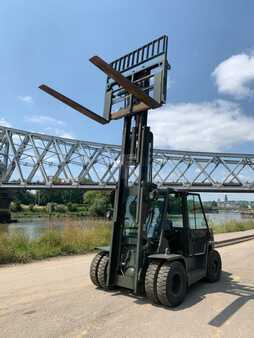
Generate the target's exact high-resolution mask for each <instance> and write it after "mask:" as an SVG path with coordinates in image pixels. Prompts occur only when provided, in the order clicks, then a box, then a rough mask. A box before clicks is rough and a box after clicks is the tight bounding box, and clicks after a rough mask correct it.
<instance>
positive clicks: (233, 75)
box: [212, 53, 254, 98]
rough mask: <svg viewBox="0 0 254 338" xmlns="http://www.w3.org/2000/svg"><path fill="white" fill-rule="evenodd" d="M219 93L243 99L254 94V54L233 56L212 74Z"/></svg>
mask: <svg viewBox="0 0 254 338" xmlns="http://www.w3.org/2000/svg"><path fill="white" fill-rule="evenodd" d="M212 76H213V77H214V78H215V83H216V85H217V87H218V91H219V93H222V94H229V95H232V96H235V97H236V98H243V97H247V96H250V95H252V94H253V90H252V89H251V82H252V81H253V82H254V54H253V53H252V54H249V55H248V54H244V53H242V54H238V55H233V56H231V57H230V58H228V59H226V60H225V61H223V62H221V63H220V64H219V65H218V66H217V67H216V68H215V70H214V72H213V73H212Z"/></svg>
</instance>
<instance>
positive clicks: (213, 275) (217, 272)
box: [206, 250, 222, 283]
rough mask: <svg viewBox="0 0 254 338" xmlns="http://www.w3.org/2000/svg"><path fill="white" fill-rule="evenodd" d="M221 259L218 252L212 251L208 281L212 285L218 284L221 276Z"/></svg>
mask: <svg viewBox="0 0 254 338" xmlns="http://www.w3.org/2000/svg"><path fill="white" fill-rule="evenodd" d="M221 265H222V264H221V257H220V254H219V253H218V251H216V250H211V251H210V252H209V253H208V257H207V275H206V279H207V281H208V282H210V283H214V282H217V281H218V280H219V279H220V276H221Z"/></svg>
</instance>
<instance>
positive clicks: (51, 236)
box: [0, 222, 111, 264]
mask: <svg viewBox="0 0 254 338" xmlns="http://www.w3.org/2000/svg"><path fill="white" fill-rule="evenodd" d="M110 237H111V228H110V225H109V223H105V222H104V223H103V224H99V225H96V226H93V227H89V228H81V227H76V226H75V227H71V226H69V227H66V228H65V229H64V230H63V231H62V232H60V231H57V230H48V231H47V232H46V233H44V234H43V235H42V236H40V237H39V238H38V239H34V240H29V239H28V237H27V236H25V235H24V234H22V233H15V234H12V235H8V234H0V264H6V263H28V262H31V261H33V260H40V259H45V258H48V257H55V256H66V255H75V254H84V253H87V252H91V251H93V250H94V248H95V247H96V246H104V245H108V244H109V242H110Z"/></svg>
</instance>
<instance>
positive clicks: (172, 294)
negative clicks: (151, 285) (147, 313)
mask: <svg viewBox="0 0 254 338" xmlns="http://www.w3.org/2000/svg"><path fill="white" fill-rule="evenodd" d="M186 291H187V277H186V272H185V268H184V266H183V264H182V263H180V262H178V261H174V262H165V263H164V264H163V265H162V266H161V268H160V270H159V274H158V278H157V295H158V299H159V301H160V302H161V304H163V305H166V306H171V307H174V306H177V305H179V304H181V303H182V301H183V300H184V298H185V295H186Z"/></svg>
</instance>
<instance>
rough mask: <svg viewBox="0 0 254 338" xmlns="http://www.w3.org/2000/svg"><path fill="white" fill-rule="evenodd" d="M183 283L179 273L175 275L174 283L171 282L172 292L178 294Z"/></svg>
mask: <svg viewBox="0 0 254 338" xmlns="http://www.w3.org/2000/svg"><path fill="white" fill-rule="evenodd" d="M181 285H182V280H181V276H180V275H179V274H178V273H177V274H175V275H174V276H173V278H172V284H171V289H172V292H173V293H174V294H175V295H177V294H178V293H179V291H180V290H181Z"/></svg>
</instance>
